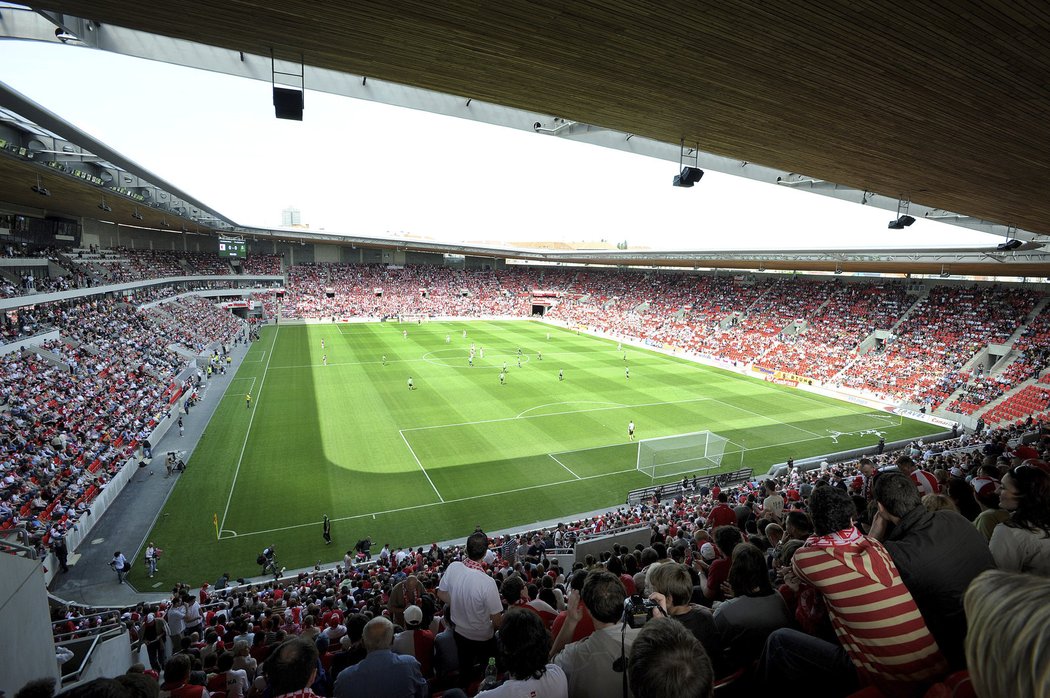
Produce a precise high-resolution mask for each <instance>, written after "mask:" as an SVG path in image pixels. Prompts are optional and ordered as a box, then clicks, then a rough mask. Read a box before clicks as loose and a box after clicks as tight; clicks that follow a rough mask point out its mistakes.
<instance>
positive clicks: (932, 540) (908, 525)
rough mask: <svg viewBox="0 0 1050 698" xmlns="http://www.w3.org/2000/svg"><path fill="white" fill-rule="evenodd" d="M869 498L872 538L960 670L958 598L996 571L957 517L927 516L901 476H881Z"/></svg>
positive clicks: (962, 626) (962, 620)
mask: <svg viewBox="0 0 1050 698" xmlns="http://www.w3.org/2000/svg"><path fill="white" fill-rule="evenodd" d="M874 496H875V502H876V503H877V505H878V514H877V515H876V516H875V521H874V522H873V524H872V528H871V537H872V538H875V539H876V540H879V541H882V542H883V544H884V545H885V547H886V550H887V551H888V552H889V554H890V557H891V558H893V563H894V564H895V565H896V566H897V569H898V570H900V574H901V579H902V580H903V581H904V585H905V586H906V587H908V591H910V592H911V595H912V597H913V598H914V599H915V604H916V605H917V606H918V607H919V611H920V612H921V613H922V617H923V618H924V619H925V621H926V626H927V627H928V628H929V629H930V632H931V633H932V634H933V637H934V639H935V640H937V645H938V647H940V648H941V652H943V653H944V656H945V658H946V659H947V660H948V662H949V664H951V666H952V667H953V668H956V669H961V668H963V667H964V666H965V663H966V662H965V658H964V656H963V654H964V653H963V641H964V639H965V637H966V615H965V613H964V612H963V606H962V601H963V594H964V593H965V592H966V587H968V586H969V585H970V582H971V581H972V580H973V579H974V577H976V576H977V575H979V574H980V573H981V572H984V571H985V570H988V569H991V568H992V567H994V566H995V561H994V560H992V555H991V553H989V552H988V546H987V545H986V544H985V541H984V537H983V536H981V534H980V533H978V532H977V529H976V528H974V527H973V525H972V524H971V523H970V522H969V521H967V520H966V519H964V518H963V517H962V516H961V515H959V514H958V513H957V512H954V511H936V512H931V511H928V510H927V509H926V507H924V506H923V504H922V501H921V500H920V497H919V491H918V489H917V488H916V487H915V483H914V482H913V481H912V480H911V478H909V477H908V476H907V475H905V474H903V473H899V472H893V471H889V472H885V473H881V474H880V475H879V476H878V477H877V478H875V486H874ZM927 496H929V495H927Z"/></svg>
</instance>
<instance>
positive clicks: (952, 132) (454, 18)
mask: <svg viewBox="0 0 1050 698" xmlns="http://www.w3.org/2000/svg"><path fill="white" fill-rule="evenodd" d="M38 6H39V7H40V8H43V9H51V10H58V11H62V12H67V13H70V14H74V15H77V16H81V17H86V18H90V19H95V20H97V21H99V22H101V23H102V25H103V26H102V27H101V29H100V31H102V32H104V31H105V24H107V23H113V24H118V25H121V26H127V27H131V28H135V29H140V30H144V31H148V32H154V33H158V34H163V35H168V36H174V37H178V38H183V39H189V40H193V41H199V42H204V43H209V44H214V45H218V46H223V47H226V48H230V49H234V50H243V51H247V52H251V53H258V54H264V55H265V54H267V53H269V51H270V49H271V48H275V49H277V50H278V51H279V53H280V52H287V53H289V54H290V55H295V54H299V53H302V54H303V55H304V56H305V60H306V62H307V63H310V64H313V65H317V66H319V67H323V68H329V69H334V70H340V71H346V72H350V73H354V74H360V75H365V76H369V77H376V78H380V79H383V80H389V81H393V82H398V83H404V84H408V85H413V86H417V87H423V88H427V89H432V90H438V91H441V92H447V93H451V94H457V95H463V96H465V97H473V98H476V99H483V100H487V101H492V102H496V103H499V104H504V105H507V106H511V107H516V108H521V109H527V110H532V111H540V112H545V113H551V114H555V115H557V116H562V117H565V118H568V119H573V120H577V121H581V122H584V123H589V124H594V125H597V126H604V127H608V128H613V129H616V130H620V131H624V132H627V133H634V134H638V135H641V136H646V137H650V138H655V139H658V140H661V141H667V142H678V141H679V140H680V139H685V140H686V141H687V142H690V143H692V142H696V143H699V144H700V147H701V148H702V149H704V150H707V151H710V152H713V153H716V154H719V155H723V156H728V157H732V158H737V159H740V160H746V161H748V162H755V163H758V164H762V165H767V166H771V167H776V168H782V169H785V170H789V171H793V172H799V173H803V174H806V175H809V176H812V177H817V178H819V179H825V180H829V181H833V182H837V183H841V184H844V185H848V186H852V187H856V188H858V189H867V190H871V191H875V192H878V193H881V194H886V195H890V196H899V195H904V196H908V197H910V198H911V199H912V200H913V201H916V202H918V203H922V204H925V205H928V206H933V207H937V208H941V209H945V210H949V211H955V212H958V213H962V214H966V215H972V216H977V217H980V218H985V219H988V220H991V221H995V222H999V223H1003V224H1008V225H1010V224H1012V225H1018V226H1021V227H1023V228H1026V229H1028V230H1031V231H1034V232H1038V233H1042V234H1050V196H1048V194H1050V138H1047V137H1046V132H1045V124H1046V123H1048V119H1050V4H1047V3H1046V2H1045V0H1044V1H1037V0H1016V1H1008V0H939V1H933V2H922V3H913V2H907V1H906V0H852V1H851V2H849V3H842V2H837V1H833V0H818V1H815V2H808V3H753V2H746V1H745V0H723V1H721V2H714V1H713V0H688V1H686V0H682V1H679V2H660V3H657V2H636V1H630V2H629V1H628V0H605V1H602V2H599V1H594V2H573V3H565V2H562V1H561V0H535V1H533V2H523V1H521V0H517V1H514V0H511V1H509V2H504V3H498V4H497V3H478V2H473V1H467V0H450V1H449V2H442V3H434V2H429V1H423V0H405V1H404V2H399V3H386V2H355V3H344V2H331V1H330V0H309V1H307V0H280V1H278V0H254V1H252V2H244V1H242V2H224V3H213V2H210V1H205V0H171V2H167V3H160V4H155V5H152V6H149V7H144V6H143V5H142V4H141V3H132V2H128V1H127V0H42V1H41V2H40V3H39V4H38Z"/></svg>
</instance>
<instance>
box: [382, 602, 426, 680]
mask: <svg viewBox="0 0 1050 698" xmlns="http://www.w3.org/2000/svg"><path fill="white" fill-rule="evenodd" d="M403 616H404V619H405V629H404V630H403V631H402V632H400V633H398V634H397V635H395V636H394V644H393V646H391V648H390V649H391V650H393V652H394V654H406V655H408V656H410V657H415V658H416V659H417V660H418V661H419V670H420V673H422V674H423V676H424V677H429V676H430V673H431V669H432V664H433V657H434V633H432V632H431V631H430V630H429V629H427V628H424V627H423V609H421V608H420V607H419V606H414V605H413V606H409V607H408V608H406V609H405V612H404V614H403Z"/></svg>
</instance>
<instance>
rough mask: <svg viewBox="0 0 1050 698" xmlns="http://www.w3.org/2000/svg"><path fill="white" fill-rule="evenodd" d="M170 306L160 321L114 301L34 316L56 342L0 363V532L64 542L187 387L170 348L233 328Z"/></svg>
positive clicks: (182, 305)
mask: <svg viewBox="0 0 1050 698" xmlns="http://www.w3.org/2000/svg"><path fill="white" fill-rule="evenodd" d="M170 307H171V309H172V311H173V312H172V314H171V315H169V316H168V318H169V319H168V320H166V321H164V322H160V321H157V320H156V319H154V318H152V317H151V316H150V315H148V314H146V313H143V312H142V311H140V310H138V309H136V308H135V307H134V306H131V305H129V304H126V303H122V302H118V301H115V300H96V301H90V302H83V303H52V304H46V305H42V306H39V307H38V308H37V312H38V313H39V314H41V315H42V318H41V321H42V322H46V323H48V324H50V325H52V326H54V327H55V328H57V329H58V330H59V333H60V337H61V339H60V340H52V341H49V342H44V343H42V344H41V345H40V346H39V351H38V350H37V348H35V347H27V348H25V349H23V350H21V351H16V352H12V353H9V354H6V355H4V356H3V357H0V473H2V475H0V478H2V483H0V530H12V529H13V530H16V531H18V532H20V533H21V534H22V535H21V538H22V539H23V542H25V543H27V544H30V545H40V546H42V545H47V544H48V543H50V542H52V541H61V540H62V538H63V536H64V534H65V532H66V531H67V529H68V528H69V527H71V526H74V525H76V521H77V519H78V517H79V516H81V515H82V514H83V513H84V512H85V511H87V508H88V505H89V504H90V503H91V501H92V500H93V498H94V497H95V496H96V495H97V494H98V493H99V492H100V491H101V490H102V489H104V488H105V487H106V485H107V483H108V481H109V480H110V478H111V477H112V475H113V474H114V473H115V472H116V470H117V469H118V468H119V467H120V466H121V465H123V463H124V461H125V460H126V459H127V458H128V457H130V455H131V454H132V452H133V451H134V450H135V449H136V447H137V446H138V444H139V443H140V442H142V441H143V439H144V438H145V437H146V436H147V435H148V434H149V433H150V431H151V430H152V427H153V426H155V425H156V423H157V422H158V421H159V420H160V419H161V418H162V417H163V416H164V415H166V414H167V413H168V412H169V411H170V410H171V409H173V407H172V403H173V402H174V401H175V400H176V399H177V398H178V397H179V395H180V394H181V392H182V391H183V389H184V388H185V386H184V385H182V384H181V383H180V382H179V381H178V380H177V377H178V376H179V374H180V372H181V371H182V369H183V368H184V367H185V359H182V358H180V357H179V356H178V355H177V354H176V353H175V352H173V351H171V350H170V349H169V345H171V344H173V343H178V342H181V343H188V344H189V345H191V346H192V347H194V348H196V347H197V346H200V345H204V344H208V343H211V342H214V341H228V340H229V338H230V337H232V336H233V334H235V333H236V332H237V331H239V328H240V323H239V321H236V320H234V319H233V318H232V316H231V315H230V314H229V313H224V312H220V311H219V310H218V309H216V308H214V307H213V306H210V305H209V304H208V303H207V302H205V301H202V300H200V299H197V298H191V299H184V300H181V301H178V302H176V303H173V304H171V306H170Z"/></svg>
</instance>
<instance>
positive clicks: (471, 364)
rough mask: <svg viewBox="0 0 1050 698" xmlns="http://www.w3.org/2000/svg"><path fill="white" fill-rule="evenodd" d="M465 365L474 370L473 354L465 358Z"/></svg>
mask: <svg viewBox="0 0 1050 698" xmlns="http://www.w3.org/2000/svg"><path fill="white" fill-rule="evenodd" d="M467 365H468V366H470V367H471V368H474V355H473V354H471V355H470V356H468V357H467Z"/></svg>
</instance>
